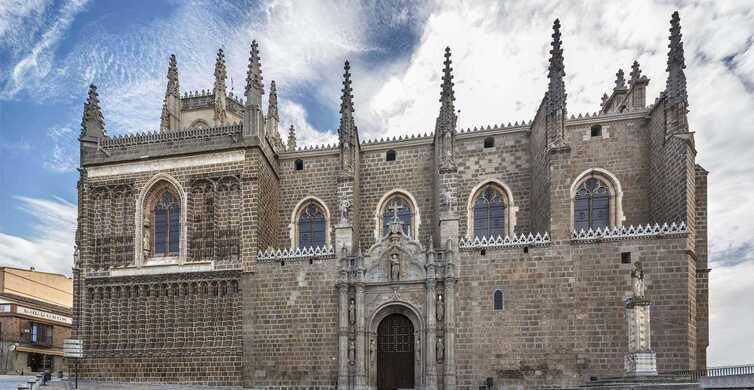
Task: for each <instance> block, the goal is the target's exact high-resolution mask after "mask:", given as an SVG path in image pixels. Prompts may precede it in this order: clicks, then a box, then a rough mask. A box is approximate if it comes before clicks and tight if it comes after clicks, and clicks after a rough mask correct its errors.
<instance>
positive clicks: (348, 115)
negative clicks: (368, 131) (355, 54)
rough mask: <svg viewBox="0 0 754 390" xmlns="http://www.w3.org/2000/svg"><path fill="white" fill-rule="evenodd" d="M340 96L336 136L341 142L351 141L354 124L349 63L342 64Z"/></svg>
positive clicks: (354, 128)
mask: <svg viewBox="0 0 754 390" xmlns="http://www.w3.org/2000/svg"><path fill="white" fill-rule="evenodd" d="M340 91H341V92H342V94H341V96H340V127H339V128H338V137H339V138H340V143H341V144H346V143H349V144H350V143H351V141H352V137H353V132H354V131H356V126H355V124H354V120H353V112H354V108H353V88H352V87H351V64H350V63H349V62H348V61H346V62H345V65H343V88H342V89H341V90H340Z"/></svg>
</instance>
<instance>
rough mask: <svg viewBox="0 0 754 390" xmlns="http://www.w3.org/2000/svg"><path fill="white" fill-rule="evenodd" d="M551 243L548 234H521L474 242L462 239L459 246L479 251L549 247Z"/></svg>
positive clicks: (477, 239)
mask: <svg viewBox="0 0 754 390" xmlns="http://www.w3.org/2000/svg"><path fill="white" fill-rule="evenodd" d="M549 243H550V235H549V234H548V233H545V234H541V233H537V234H533V233H529V234H528V235H527V234H524V233H521V234H520V235H518V236H517V235H515V234H514V235H513V237H509V236H505V237H502V236H497V237H481V238H480V237H476V238H474V239H473V240H471V239H469V240H467V239H465V238H461V241H460V243H459V244H458V247H459V248H460V249H461V250H472V249H479V248H510V247H518V246H537V245H547V244H549Z"/></svg>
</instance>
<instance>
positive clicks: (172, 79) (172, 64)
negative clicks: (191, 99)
mask: <svg viewBox="0 0 754 390" xmlns="http://www.w3.org/2000/svg"><path fill="white" fill-rule="evenodd" d="M167 78H168V86H167V90H166V91H165V96H167V95H173V96H175V97H180V87H179V86H178V64H177V62H176V60H175V54H171V55H170V60H169V61H168V75H167Z"/></svg>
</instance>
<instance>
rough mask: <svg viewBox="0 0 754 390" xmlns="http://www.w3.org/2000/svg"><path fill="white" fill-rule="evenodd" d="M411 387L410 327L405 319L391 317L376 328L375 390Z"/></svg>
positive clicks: (412, 340)
mask: <svg viewBox="0 0 754 390" xmlns="http://www.w3.org/2000/svg"><path fill="white" fill-rule="evenodd" d="M413 387H414V326H413V325H412V324H411V321H409V319H408V318H406V316H404V315H401V314H391V315H389V316H387V317H385V318H384V319H383V320H382V322H380V325H379V327H378V328H377V389H378V390H396V389H412V388H413Z"/></svg>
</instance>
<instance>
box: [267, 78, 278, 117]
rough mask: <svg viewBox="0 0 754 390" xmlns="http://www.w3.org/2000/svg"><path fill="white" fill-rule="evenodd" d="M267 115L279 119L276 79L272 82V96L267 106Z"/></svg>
mask: <svg viewBox="0 0 754 390" xmlns="http://www.w3.org/2000/svg"><path fill="white" fill-rule="evenodd" d="M267 117H268V118H275V119H278V90H277V87H276V86H275V80H272V81H271V82H270V98H269V100H268V106H267Z"/></svg>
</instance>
